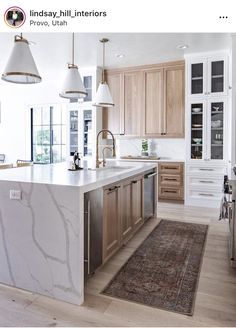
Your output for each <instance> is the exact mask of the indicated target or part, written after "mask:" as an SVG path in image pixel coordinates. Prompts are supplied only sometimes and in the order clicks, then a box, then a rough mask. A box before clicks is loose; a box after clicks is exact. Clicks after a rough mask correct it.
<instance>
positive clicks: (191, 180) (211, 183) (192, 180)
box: [187, 176, 223, 191]
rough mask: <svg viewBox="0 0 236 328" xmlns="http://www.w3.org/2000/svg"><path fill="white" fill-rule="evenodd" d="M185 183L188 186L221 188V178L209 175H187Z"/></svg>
mask: <svg viewBox="0 0 236 328" xmlns="http://www.w3.org/2000/svg"><path fill="white" fill-rule="evenodd" d="M187 185H188V186H189V187H199V188H212V189H216V190H218V191H219V190H221V189H222V185H223V178H216V177H210V176H207V177H206V176H203V177H199V176H198V177H196V176H188V177H187Z"/></svg>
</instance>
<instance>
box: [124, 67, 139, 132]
mask: <svg viewBox="0 0 236 328" xmlns="http://www.w3.org/2000/svg"><path fill="white" fill-rule="evenodd" d="M123 76H124V84H123V92H124V108H123V115H124V134H125V135H126V136H137V137H139V136H140V131H141V115H140V105H141V73H140V72H139V71H134V72H125V73H124V75H123Z"/></svg>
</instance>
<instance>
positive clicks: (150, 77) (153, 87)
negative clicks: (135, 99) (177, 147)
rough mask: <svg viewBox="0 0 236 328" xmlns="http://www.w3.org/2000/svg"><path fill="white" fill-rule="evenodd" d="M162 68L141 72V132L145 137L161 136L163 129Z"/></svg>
mask: <svg viewBox="0 0 236 328" xmlns="http://www.w3.org/2000/svg"><path fill="white" fill-rule="evenodd" d="M163 78H164V76H163V69H162V68H158V69H151V70H145V71H144V72H143V83H144V87H143V101H144V104H143V109H144V110H143V114H144V115H143V116H144V117H143V120H144V124H143V128H144V131H143V134H144V135H145V136H146V137H149V136H150V137H152V136H154V135H155V136H161V135H162V134H163V131H164V110H163V108H164V107H163V106H164V101H163V91H164V90H163V86H164V84H163Z"/></svg>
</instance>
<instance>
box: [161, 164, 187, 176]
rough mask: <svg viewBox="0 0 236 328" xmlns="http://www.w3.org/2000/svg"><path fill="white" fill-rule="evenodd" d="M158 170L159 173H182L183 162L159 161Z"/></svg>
mask: <svg viewBox="0 0 236 328" xmlns="http://www.w3.org/2000/svg"><path fill="white" fill-rule="evenodd" d="M158 170H159V172H160V173H170V174H182V173H183V163H159V166H158Z"/></svg>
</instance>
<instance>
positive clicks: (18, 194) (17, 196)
mask: <svg viewBox="0 0 236 328" xmlns="http://www.w3.org/2000/svg"><path fill="white" fill-rule="evenodd" d="M10 199H17V200H19V199H21V190H10Z"/></svg>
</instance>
